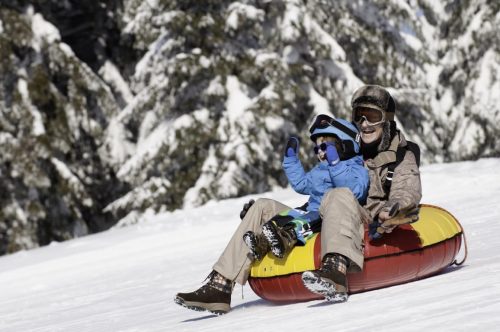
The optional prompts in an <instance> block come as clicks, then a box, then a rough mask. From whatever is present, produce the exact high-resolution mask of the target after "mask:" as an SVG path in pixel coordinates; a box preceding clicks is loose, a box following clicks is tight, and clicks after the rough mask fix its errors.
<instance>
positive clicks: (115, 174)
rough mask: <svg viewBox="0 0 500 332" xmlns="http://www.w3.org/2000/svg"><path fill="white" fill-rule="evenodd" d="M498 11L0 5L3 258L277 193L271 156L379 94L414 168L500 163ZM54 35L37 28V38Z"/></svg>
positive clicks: (415, 1) (215, 4) (139, 1)
mask: <svg viewBox="0 0 500 332" xmlns="http://www.w3.org/2000/svg"><path fill="white" fill-rule="evenodd" d="M499 7H500V5H499V4H498V2H497V1H493V0H481V1H476V2H472V1H462V2H457V1H452V0H447V1H443V2H439V3H436V2H431V1H429V0H406V1H396V0H391V1H385V0H384V1H383V0H371V1H366V0H349V1H347V0H340V1H325V0H308V1H305V0H275V1H269V0H241V1H229V0H226V1H212V0H209V1H203V2H199V1H193V0H183V1H180V0H179V1H175V0H174V1H171V0H168V1H167V0H147V1H143V0H123V1H117V0H99V1H93V2H81V1H76V0H67V1H63V2H61V1H56V0H32V1H27V2H26V1H18V0H12V1H8V2H5V1H1V2H0V77H1V78H2V88H1V89H0V112H1V116H0V142H1V146H2V154H1V156H0V158H1V160H2V164H1V165H0V171H1V173H0V183H1V185H2V188H5V189H4V190H3V194H2V196H1V197H0V206H1V207H2V210H1V214H0V236H1V238H0V253H4V252H11V251H15V250H19V249H22V248H29V247H33V246H36V245H38V244H45V243H48V242H49V241H51V240H63V239H67V238H70V237H73V236H78V235H82V234H86V233H88V232H94V231H99V230H102V229H105V228H107V227H109V226H110V225H113V224H115V223H117V222H119V223H120V225H124V224H128V223H134V222H136V221H137V220H138V219H140V218H141V216H142V215H143V214H144V213H145V212H148V213H150V212H153V213H154V212H158V211H163V210H173V209H176V208H181V207H190V206H196V205H199V204H203V203H205V202H207V201H208V200H211V199H221V198H226V197H235V196H239V195H244V194H250V193H259V192H264V191H267V190H270V189H272V188H273V187H276V186H285V185H286V179H285V178H284V176H283V173H282V171H281V157H282V150H283V144H284V142H285V141H286V139H287V137H288V136H289V135H290V134H297V135H299V136H300V137H301V138H302V149H301V158H302V160H303V161H304V162H305V164H306V165H311V164H312V163H313V162H314V157H313V156H312V152H311V148H312V146H311V143H310V141H309V139H308V132H307V129H308V124H309V122H310V121H311V120H312V118H313V117H314V116H315V115H316V114H318V113H329V114H332V115H335V116H338V117H344V118H350V106H349V104H350V96H351V95H352V93H353V91H354V90H355V89H356V88H357V87H359V86H361V85H362V84H364V83H369V84H380V85H384V86H387V87H388V88H389V90H390V92H391V93H392V94H393V95H394V96H395V97H396V99H397V102H398V110H397V115H396V117H397V121H398V123H399V125H400V127H401V128H402V130H403V131H404V132H405V134H406V135H407V136H408V137H409V138H410V139H412V140H414V141H416V142H417V143H419V144H420V146H421V148H422V151H423V160H424V161H425V162H436V161H437V162H442V161H451V160H460V159H474V158H478V157H481V156H498V155H499V153H500V143H498V140H497V139H496V137H498V135H499V134H500V133H499V131H500V129H499V128H498V126H497V123H498V121H499V120H500V119H499V117H500V115H499V113H500V106H499V105H500V103H499V98H500V95H499V94H498V91H499V90H500V89H499V88H500V83H499V79H498V78H499V77H500V65H499V64H500V56H499V48H500V46H499V45H500V42H499V38H500V37H499V34H498V28H497V27H498V26H499V25H500V21H499V20H500V15H499V14H498V13H499V12H500V8H499ZM49 21H50V22H51V23H48V22H49Z"/></svg>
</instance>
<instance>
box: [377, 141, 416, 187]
mask: <svg viewBox="0 0 500 332" xmlns="http://www.w3.org/2000/svg"><path fill="white" fill-rule="evenodd" d="M406 143H407V145H406V146H404V147H403V146H399V147H398V150H397V151H396V161H395V162H393V163H391V164H389V166H388V167H387V177H386V179H385V183H384V189H385V192H386V193H389V192H390V191H391V185H392V177H393V176H394V170H395V169H396V167H398V165H399V164H400V163H401V162H402V161H403V159H404V158H405V155H406V151H408V150H410V151H411V152H412V153H413V155H414V156H415V161H416V162H417V166H418V167H420V147H419V146H418V144H417V143H414V142H412V141H406Z"/></svg>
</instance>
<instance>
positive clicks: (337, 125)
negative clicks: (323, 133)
mask: <svg viewBox="0 0 500 332" xmlns="http://www.w3.org/2000/svg"><path fill="white" fill-rule="evenodd" d="M330 124H331V125H332V127H335V128H337V129H339V130H342V131H343V132H344V133H346V134H347V135H349V136H350V137H351V138H352V139H353V140H355V141H357V139H358V133H357V132H355V131H354V130H352V129H350V128H349V127H347V126H344V125H343V124H342V123H340V122H338V121H335V120H333V121H332V122H330Z"/></svg>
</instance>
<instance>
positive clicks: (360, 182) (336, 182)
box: [283, 156, 369, 211]
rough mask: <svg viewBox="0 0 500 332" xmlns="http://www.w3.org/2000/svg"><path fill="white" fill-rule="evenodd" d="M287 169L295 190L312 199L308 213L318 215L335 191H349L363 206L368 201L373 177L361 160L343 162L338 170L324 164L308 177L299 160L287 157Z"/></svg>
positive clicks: (285, 158) (357, 157)
mask: <svg viewBox="0 0 500 332" xmlns="http://www.w3.org/2000/svg"><path fill="white" fill-rule="evenodd" d="M283 169H284V170H285V174H286V176H287V178H288V182H290V185H291V186H292V188H293V189H294V190H295V191H296V192H298V193H299V194H304V195H309V201H308V202H309V205H308V206H307V211H318V210H319V205H320V203H321V199H322V198H323V195H324V194H325V193H326V192H327V191H328V190H330V189H332V188H340V187H347V188H349V189H351V191H352V193H353V194H354V196H355V197H356V198H357V199H358V201H359V202H360V204H363V203H364V201H365V200H366V196H367V193H368V186H369V177H368V171H367V170H366V169H365V167H364V166H363V158H362V157H361V156H356V157H354V158H351V159H348V160H343V161H340V162H339V163H338V164H337V165H335V166H331V165H328V162H327V161H322V162H320V163H318V164H317V165H316V166H315V167H314V168H313V169H311V170H310V171H309V172H307V173H306V172H305V171H304V167H303V166H302V163H301V162H300V159H299V158H297V157H284V159H283Z"/></svg>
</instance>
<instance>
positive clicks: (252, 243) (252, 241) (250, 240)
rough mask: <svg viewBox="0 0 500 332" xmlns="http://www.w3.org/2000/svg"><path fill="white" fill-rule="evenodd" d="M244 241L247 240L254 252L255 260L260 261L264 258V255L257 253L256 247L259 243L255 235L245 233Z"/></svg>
mask: <svg viewBox="0 0 500 332" xmlns="http://www.w3.org/2000/svg"><path fill="white" fill-rule="evenodd" d="M243 242H245V244H246V245H247V247H248V249H250V253H251V254H252V256H253V258H254V259H255V260H258V261H260V260H261V259H262V257H259V255H257V254H256V253H255V247H256V246H257V243H256V242H257V241H256V240H255V235H250V234H247V233H245V234H244V235H243Z"/></svg>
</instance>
